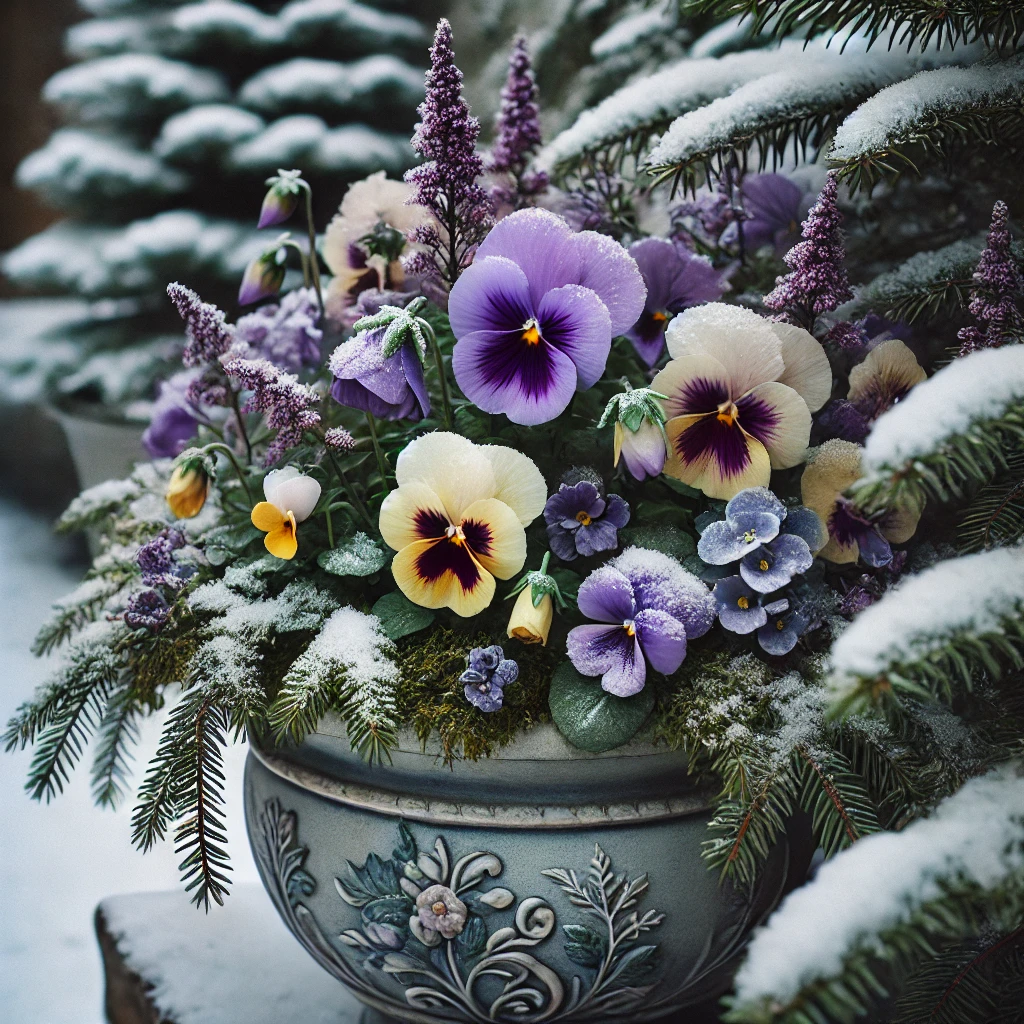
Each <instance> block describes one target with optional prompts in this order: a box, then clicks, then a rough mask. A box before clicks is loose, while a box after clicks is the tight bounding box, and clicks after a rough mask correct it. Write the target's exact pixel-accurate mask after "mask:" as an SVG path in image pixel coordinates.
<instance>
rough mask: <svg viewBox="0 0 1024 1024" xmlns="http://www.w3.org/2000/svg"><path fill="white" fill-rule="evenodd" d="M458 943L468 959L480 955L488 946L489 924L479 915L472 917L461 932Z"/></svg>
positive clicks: (463, 954)
mask: <svg viewBox="0 0 1024 1024" xmlns="http://www.w3.org/2000/svg"><path fill="white" fill-rule="evenodd" d="M458 943H459V951H460V952H461V953H462V956H463V957H465V958H466V959H469V958H471V957H474V956H479V955H480V954H481V953H482V952H483V951H484V950H485V949H486V948H487V925H485V924H484V923H483V921H482V920H481V919H480V918H479V917H470V918H469V919H468V920H467V921H466V927H465V928H463V929H462V931H461V932H460V933H459V938H458Z"/></svg>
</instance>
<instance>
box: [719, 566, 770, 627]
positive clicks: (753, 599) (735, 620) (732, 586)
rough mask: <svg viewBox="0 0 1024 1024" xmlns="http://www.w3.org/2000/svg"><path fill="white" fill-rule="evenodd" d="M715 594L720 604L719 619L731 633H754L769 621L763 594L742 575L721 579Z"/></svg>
mask: <svg viewBox="0 0 1024 1024" xmlns="http://www.w3.org/2000/svg"><path fill="white" fill-rule="evenodd" d="M713 595H714V598H715V602H716V603H717V605H718V621H719V622H721V623H722V625H723V627H725V629H727V630H729V632H730V633H740V634H746V633H753V632H754V630H755V629H760V628H761V627H762V626H763V625H764V624H765V623H766V622H767V621H768V612H767V611H765V609H764V607H763V606H762V604H761V598H762V595H761V594H759V593H758V592H757V591H756V590H754V588H753V587H751V586H750V585H749V584H748V583H747V582H746V580H744V579H743V577H742V576H727V577H726V578H725V579H724V580H719V581H718V582H717V583H716V584H715V589H714V591H713Z"/></svg>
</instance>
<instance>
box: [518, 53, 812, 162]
mask: <svg viewBox="0 0 1024 1024" xmlns="http://www.w3.org/2000/svg"><path fill="white" fill-rule="evenodd" d="M802 52H803V47H802V46H799V45H793V44H784V45H783V47H782V48H781V49H774V50H751V51H749V52H746V53H735V54H730V55H729V56H727V57H722V58H720V59H719V58H715V57H706V58H704V59H702V60H692V59H690V58H685V59H683V60H680V61H677V62H675V63H674V64H670V65H669V66H668V67H666V68H663V69H662V70H661V71H658V72H657V73H656V74H653V75H649V76H646V77H643V78H640V79H638V80H637V81H634V82H631V83H629V84H628V85H626V86H624V87H623V88H621V89H619V90H618V91H617V92H614V93H612V95H611V96H609V97H608V98H607V99H605V100H602V102H600V103H598V104H597V106H596V107H593V108H592V109H590V110H586V111H584V112H583V113H582V114H580V116H579V117H578V118H577V120H576V123H575V124H573V125H572V127H571V128H567V129H566V130H565V131H564V132H562V133H561V134H560V135H558V136H556V137H555V138H554V139H553V140H552V141H551V142H550V143H549V144H548V145H547V146H546V147H545V148H544V149H543V150H542V151H541V153H540V155H539V156H538V158H537V164H538V166H540V167H543V168H544V169H547V170H555V169H563V170H564V169H567V168H568V167H569V166H571V165H573V164H575V163H577V162H579V161H580V160H581V159H582V158H583V157H585V156H586V155H588V154H592V153H598V152H602V151H607V150H609V149H612V148H613V147H615V146H627V147H630V148H632V149H633V150H634V151H638V150H639V149H640V148H642V146H644V145H645V144H646V143H647V141H648V140H649V139H650V137H651V136H652V135H654V134H655V133H656V132H659V131H663V130H664V129H665V128H666V127H667V126H668V125H669V124H670V123H671V122H672V120H673V119H674V118H676V117H679V116H680V115H681V114H684V113H685V112H686V111H688V110H694V109H695V108H697V107H700V106H703V105H704V104H706V103H710V102H711V101H712V100H714V99H717V98H718V97H720V96H724V95H726V94H728V93H729V92H731V91H732V90H733V89H735V88H737V87H738V86H741V85H743V84H744V83H746V82H749V81H750V80H751V79H753V78H756V77H759V76H761V75H764V74H766V73H768V72H769V71H772V70H774V69H776V68H778V67H780V66H783V65H784V64H785V62H786V61H787V60H790V59H797V60H799V59H801V57H800V55H801V54H802Z"/></svg>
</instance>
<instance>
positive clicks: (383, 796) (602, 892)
mask: <svg viewBox="0 0 1024 1024" xmlns="http://www.w3.org/2000/svg"><path fill="white" fill-rule="evenodd" d="M709 795H710V792H709V791H708V790H707V789H702V788H699V787H696V786H695V785H694V784H693V782H692V781H691V780H690V779H689V778H688V777H687V776H686V772H685V758H684V757H683V755H682V754H681V753H673V752H669V751H666V750H665V749H664V748H656V747H653V746H651V745H649V744H646V743H643V742H638V741H634V742H632V743H630V744H628V745H626V746H624V747H620V748H618V749H617V750H614V751H609V752H607V753H605V754H597V755H595V754H586V753H583V752H582V751H579V750H576V749H575V748H573V747H571V746H569V745H568V744H567V743H566V742H565V741H564V740H563V739H562V737H561V736H560V734H559V733H558V732H557V731H556V730H555V729H554V727H552V726H542V727H539V728H536V729H534V730H532V731H530V732H529V733H526V734H524V735H523V736H521V737H520V738H519V739H518V740H517V741H516V742H515V743H513V744H511V745H510V746H509V747H507V748H505V749H502V750H500V751H499V752H498V753H497V754H496V755H495V756H494V757H492V758H490V759H488V760H483V761H479V762H476V763H473V762H458V763H456V764H455V765H454V766H453V767H451V768H448V767H445V766H444V765H443V764H442V763H441V761H440V759H438V758H437V756H436V750H433V749H430V748H428V749H427V750H426V751H425V752H424V751H421V749H420V745H419V743H418V742H417V741H416V739H415V737H413V736H411V735H403V737H402V741H401V743H400V746H399V749H398V750H397V751H395V752H394V753H393V761H392V763H391V764H390V765H383V766H379V765H378V766H373V767H370V766H367V765H366V764H364V763H363V762H362V761H361V760H360V758H359V756H358V755H357V754H355V753H353V752H352V750H351V748H350V746H349V744H348V742H347V740H346V739H345V729H344V726H343V725H342V724H341V723H340V722H339V721H338V720H336V719H333V718H332V717H330V716H329V717H328V718H327V719H325V721H324V722H323V723H322V724H321V728H320V730H319V731H318V732H317V733H316V734H314V735H312V736H310V737H307V739H306V741H305V742H304V743H303V744H302V745H301V746H298V747H289V748H275V747H273V746H270V745H267V744H263V745H261V744H260V743H259V742H256V741H254V742H253V745H252V749H251V752H250V755H249V761H248V764H247V766H246V779H245V806H246V820H247V826H248V831H249V839H250V843H251V845H252V848H253V852H254V854H255V858H256V862H257V864H258V866H259V870H260V874H261V876H262V879H263V883H264V885H265V886H266V888H267V890H268V892H269V893H270V895H271V898H272V899H273V901H274V903H275V905H276V907H277V909H278V912H279V913H280V914H281V916H282V917H283V918H284V920H285V922H286V923H287V925H288V927H289V928H290V929H291V930H292V932H293V933H294V934H295V936H296V937H297V938H298V940H299V941H300V942H301V943H302V945H303V946H305V948H306V949H307V951H308V952H309V953H310V954H311V955H312V956H313V957H314V958H315V959H316V960H317V961H318V962H319V963H320V964H321V966H322V967H324V968H325V969H326V970H328V971H330V972H331V973H332V974H333V975H334V976H335V977H336V978H338V979H339V980H340V981H342V982H344V983H345V985H346V986H348V988H349V989H351V990H352V991H353V992H354V993H355V994H356V996H357V997H358V998H359V999H360V1000H362V1001H363V1002H364V1003H366V1004H367V1005H368V1006H370V1007H372V1008H374V1009H375V1010H376V1011H378V1012H379V1013H382V1014H384V1015H386V1016H390V1017H393V1018H396V1019H398V1020H401V1021H413V1022H418V1024H434V1022H440V1021H444V1022H468V1021H472V1022H496V1021H510V1022H511V1021H520V1022H524V1021H525V1022H540V1021H545V1022H546V1021H552V1022H556V1021H557V1022H566V1024H568V1022H570V1021H572V1022H579V1024H582V1022H585V1021H586V1022H595V1021H601V1022H612V1021H630V1022H642V1021H654V1020H659V1019H662V1018H666V1017H670V1016H671V1015H673V1014H678V1013H679V1011H681V1010H683V1009H685V1008H687V1007H693V1006H695V1005H697V1004H699V1003H701V1002H703V1001H705V1000H707V999H709V998H712V997H715V996H718V995H720V994H721V993H722V992H724V991H725V990H726V989H727V987H728V984H729V978H730V975H731V972H732V970H734V969H735V967H736V962H737V958H738V956H739V954H740V952H741V951H742V948H743V946H744V943H745V941H746V938H747V936H748V934H749V932H750V930H751V929H752V928H753V927H754V925H755V924H757V923H758V922H759V921H760V920H762V919H763V918H764V917H765V915H766V914H767V913H768V912H769V911H770V910H771V909H773V908H774V906H775V905H776V904H777V902H778V900H779V899H780V898H781V896H782V895H783V893H784V892H785V891H786V890H787V889H788V888H790V887H792V886H793V885H795V884H798V883H799V882H800V881H801V880H802V879H803V877H804V875H805V873H806V866H807V862H808V860H809V857H810V852H811V851H810V843H809V842H808V840H807V838H806V836H805V835H804V834H802V833H801V835H800V836H799V837H797V836H796V831H798V830H795V831H794V833H793V835H794V838H793V840H792V841H790V840H786V841H784V842H782V843H781V844H780V845H779V847H778V848H777V849H776V850H775V851H774V853H773V854H772V856H771V858H770V860H769V862H768V865H767V868H766V870H765V871H764V873H763V877H762V879H761V881H760V883H759V885H758V886H757V888H756V889H755V891H754V892H752V893H745V894H744V893H740V892H738V891H735V890H733V889H732V888H731V887H729V886H721V885H720V884H719V881H718V878H717V875H716V874H715V873H713V872H711V871H709V870H708V868H707V866H706V864H705V863H704V862H703V861H702V860H701V857H700V850H701V844H702V843H703V842H704V840H705V839H706V838H707V831H706V826H707V823H708V820H709V818H710V811H709V802H708V798H709ZM672 1019H680V1018H679V1017H678V1016H675V1017H672Z"/></svg>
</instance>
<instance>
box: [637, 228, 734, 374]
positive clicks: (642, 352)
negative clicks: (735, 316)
mask: <svg viewBox="0 0 1024 1024" xmlns="http://www.w3.org/2000/svg"><path fill="white" fill-rule="evenodd" d="M629 255H630V256H632V257H633V259H635V260H636V263H637V266H638V267H639V268H640V273H641V274H642V275H643V279H644V284H645V285H647V301H646V302H645V303H644V309H643V312H642V313H641V314H640V318H639V319H638V320H637V321H636V323H635V324H633V326H632V327H631V328H630V329H629V330H628V331H626V337H627V338H629V340H630V341H631V342H632V343H633V347H634V348H635V349H636V351H637V354H638V355H639V356H640V358H641V359H642V360H643V361H644V362H645V363H646V364H647V366H654V364H655V363H657V361H658V360H659V359H660V358H661V355H662V353H663V352H664V351H665V325H666V324H667V323H668V321H669V320H671V319H672V317H673V316H675V315H676V313H679V312H681V311H682V310H684V309H688V308H689V307H690V306H699V305H701V304H702V303H705V302H716V301H717V300H718V299H720V298H721V297H722V294H723V292H725V290H726V288H727V287H728V285H727V284H726V280H725V275H724V274H723V273H722V272H721V271H718V270H715V268H714V267H713V266H712V264H711V261H710V260H708V259H706V258H705V257H703V256H698V255H697V254H696V253H693V252H690V251H689V250H688V249H687V248H686V247H685V246H683V245H681V244H679V243H673V242H670V241H668V240H667V239H665V238H645V239H643V240H642V241H640V242H634V243H633V244H632V245H631V246H630V247H629Z"/></svg>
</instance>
